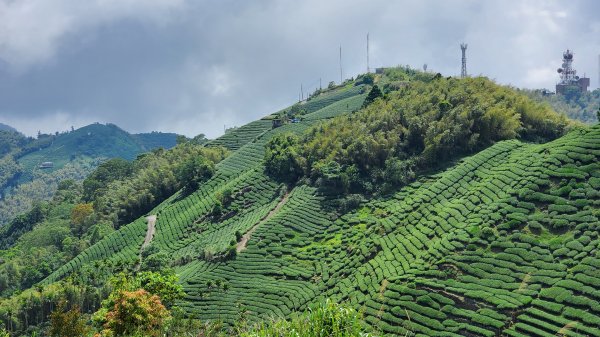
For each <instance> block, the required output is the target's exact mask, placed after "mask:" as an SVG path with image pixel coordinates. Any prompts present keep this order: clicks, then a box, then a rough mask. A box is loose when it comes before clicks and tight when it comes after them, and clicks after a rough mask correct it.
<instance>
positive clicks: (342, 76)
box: [340, 45, 344, 84]
mask: <svg viewBox="0 0 600 337" xmlns="http://www.w3.org/2000/svg"><path fill="white" fill-rule="evenodd" d="M343 74H344V72H343V70H342V46H341V45H340V84H342V82H343V78H344V75H343Z"/></svg>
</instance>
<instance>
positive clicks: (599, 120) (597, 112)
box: [596, 108, 600, 123]
mask: <svg viewBox="0 0 600 337" xmlns="http://www.w3.org/2000/svg"><path fill="white" fill-rule="evenodd" d="M596 118H597V119H598V123H600V108H598V111H596Z"/></svg>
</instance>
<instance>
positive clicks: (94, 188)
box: [83, 158, 133, 201]
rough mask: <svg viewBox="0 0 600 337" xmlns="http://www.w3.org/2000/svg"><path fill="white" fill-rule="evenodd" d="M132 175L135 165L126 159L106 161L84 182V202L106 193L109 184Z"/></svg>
mask: <svg viewBox="0 0 600 337" xmlns="http://www.w3.org/2000/svg"><path fill="white" fill-rule="evenodd" d="M132 173H133V164H132V163H131V162H129V161H127V160H125V159H122V158H114V159H110V160H107V161H105V162H104V163H102V164H100V165H99V166H98V168H96V170H94V172H92V174H90V175H89V176H88V177H87V178H85V180H84V181H83V200H86V201H91V200H93V199H95V198H96V197H97V196H98V195H100V194H102V193H106V189H107V187H108V184H109V183H111V182H113V181H115V180H122V179H124V178H127V177H129V176H130V175H131V174H132Z"/></svg>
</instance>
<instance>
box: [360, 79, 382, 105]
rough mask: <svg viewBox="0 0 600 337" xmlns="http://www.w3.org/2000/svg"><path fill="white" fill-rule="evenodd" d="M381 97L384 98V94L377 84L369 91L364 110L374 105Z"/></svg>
mask: <svg viewBox="0 0 600 337" xmlns="http://www.w3.org/2000/svg"><path fill="white" fill-rule="evenodd" d="M380 97H383V93H382V92H381V89H379V87H378V86H377V84H375V85H373V87H372V88H371V90H370V91H369V94H368V95H367V98H365V101H364V102H363V108H364V107H366V106H367V105H369V104H371V103H373V102H374V101H375V100H376V99H377V98H380Z"/></svg>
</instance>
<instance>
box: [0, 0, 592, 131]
mask: <svg viewBox="0 0 600 337" xmlns="http://www.w3.org/2000/svg"><path fill="white" fill-rule="evenodd" d="M598 13H600V1H597V0H588V1H584V0H570V1H553V0H539V1H536V0H485V1H483V0H481V1H475V0H444V1H442V0H438V1H434V0H419V1H404V0H398V1H389V0H364V1H358V0H329V1H324V0H304V1H299V0H255V1H246V0H219V1H208V0H189V1H188V0H86V1H81V0H0V123H6V124H9V125H11V126H14V127H16V128H17V129H19V130H20V131H22V132H23V133H25V134H27V135H35V134H37V132H38V131H41V132H44V133H49V132H55V131H66V130H69V129H70V128H71V126H74V127H75V128H77V127H81V126H84V125H87V124H90V123H93V122H101V123H114V124H117V125H118V126H120V127H121V128H123V129H125V130H127V131H130V132H149V131H163V132H177V133H180V134H185V135H187V136H189V137H192V136H195V135H198V134H200V133H203V134H205V135H207V136H208V137H210V138H214V137H217V136H219V135H221V134H222V133H223V131H224V128H225V127H232V126H240V125H243V124H245V123H247V122H250V121H253V120H256V119H258V118H260V117H262V116H265V115H267V114H270V113H272V112H275V111H277V110H279V109H281V108H283V107H285V106H289V105H291V104H293V103H294V102H295V101H297V100H298V93H299V91H300V86H301V85H302V86H303V88H304V90H305V92H306V91H314V90H315V89H316V88H317V87H318V86H319V81H321V82H322V83H323V86H325V85H326V84H327V83H329V82H330V81H335V82H339V81H340V65H339V48H340V46H341V48H342V68H343V77H344V78H350V77H353V76H356V75H357V74H360V73H364V72H366V70H367V64H366V59H367V57H366V35H367V33H369V37H370V66H371V68H375V67H380V66H394V65H409V66H411V67H414V68H422V66H423V64H427V65H428V70H430V71H435V72H440V73H442V74H444V75H445V76H450V75H457V74H460V66H461V60H460V57H461V55H460V53H461V52H460V43H462V42H464V43H467V44H468V49H467V70H468V72H469V74H470V75H484V76H488V77H489V78H491V79H494V80H495V81H497V82H498V83H501V84H508V85H513V86H516V87H526V88H549V89H553V87H554V84H555V83H556V81H557V80H558V74H557V73H556V69H557V68H558V67H559V66H560V64H561V58H562V52H563V51H564V50H565V49H567V48H569V49H571V50H573V51H574V54H575V61H574V67H575V68H576V69H577V70H578V72H579V74H581V75H583V73H586V74H587V75H588V77H591V81H592V88H596V87H598V81H599V79H598V76H599V71H600V70H599V69H598V67H599V64H598V63H599V60H598V57H599V56H598V55H599V54H600V15H599V14H598Z"/></svg>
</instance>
